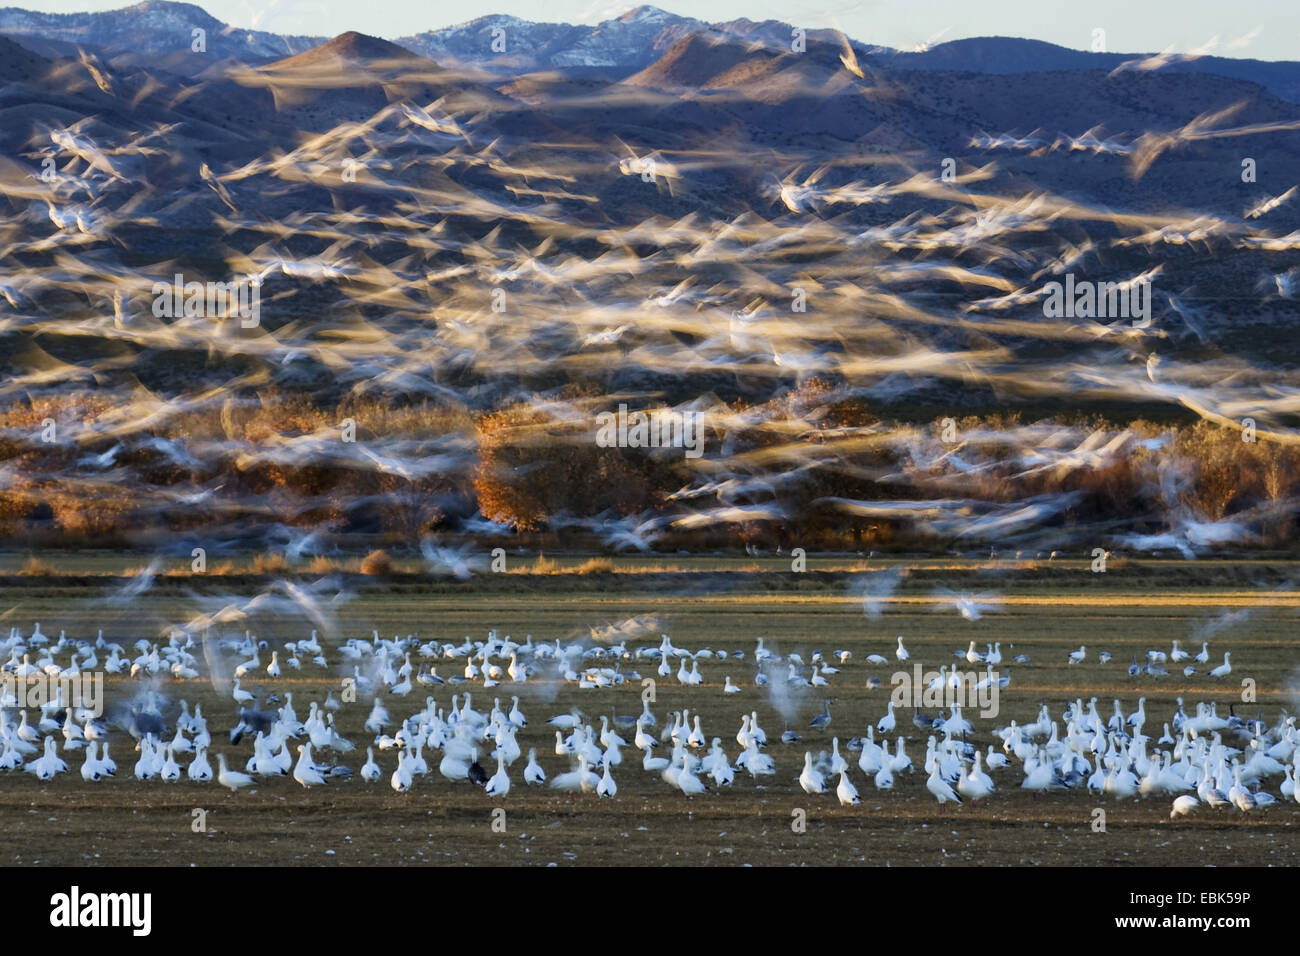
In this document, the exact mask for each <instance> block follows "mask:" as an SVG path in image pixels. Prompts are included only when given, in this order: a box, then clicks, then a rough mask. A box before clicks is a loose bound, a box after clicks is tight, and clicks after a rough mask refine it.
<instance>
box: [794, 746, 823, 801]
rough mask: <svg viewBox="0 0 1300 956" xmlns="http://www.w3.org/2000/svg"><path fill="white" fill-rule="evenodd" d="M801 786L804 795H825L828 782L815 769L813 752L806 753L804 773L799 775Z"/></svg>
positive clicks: (804, 756)
mask: <svg viewBox="0 0 1300 956" xmlns="http://www.w3.org/2000/svg"><path fill="white" fill-rule="evenodd" d="M799 786H801V787H803V792H804V793H825V792H826V782H825V779H824V778H823V777H822V775H821V773H820V772H818V771H817V770H814V769H813V764H812V752H811V751H807V750H805V751H804V755H803V772H802V773H800V774H799Z"/></svg>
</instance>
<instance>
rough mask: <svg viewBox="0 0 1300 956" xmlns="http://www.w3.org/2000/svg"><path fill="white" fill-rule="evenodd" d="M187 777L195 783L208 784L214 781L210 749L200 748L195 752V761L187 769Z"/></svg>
mask: <svg viewBox="0 0 1300 956" xmlns="http://www.w3.org/2000/svg"><path fill="white" fill-rule="evenodd" d="M185 775H186V776H187V777H189V778H190V779H191V780H193V781H194V782H195V783H207V782H208V781H209V780H211V779H212V765H211V764H210V763H208V749H207V748H206V747H199V748H198V749H197V750H196V751H195V753H194V759H193V760H191V761H190V765H189V766H188V767H186V768H185Z"/></svg>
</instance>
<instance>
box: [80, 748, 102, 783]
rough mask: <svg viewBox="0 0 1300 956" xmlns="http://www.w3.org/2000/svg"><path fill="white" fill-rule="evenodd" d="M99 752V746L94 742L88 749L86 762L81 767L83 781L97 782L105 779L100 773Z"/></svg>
mask: <svg viewBox="0 0 1300 956" xmlns="http://www.w3.org/2000/svg"><path fill="white" fill-rule="evenodd" d="M98 751H99V744H98V743H96V742H95V741H93V740H92V741H91V742H90V744H89V746H87V747H86V760H85V762H84V763H83V764H82V765H81V779H82V780H86V781H91V782H93V781H95V780H103V779H104V775H103V774H102V773H100V771H99V759H98V757H97V753H98Z"/></svg>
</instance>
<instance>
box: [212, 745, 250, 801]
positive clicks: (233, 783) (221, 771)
mask: <svg viewBox="0 0 1300 956" xmlns="http://www.w3.org/2000/svg"><path fill="white" fill-rule="evenodd" d="M252 782H253V778H252V777H250V776H249V775H248V774H246V773H240V772H239V771H238V770H231V769H230V768H229V767H227V766H226V755H225V754H217V783H219V784H221V785H222V786H223V787H227V788H229V789H230V790H231V791H232V792H233V791H235V790H239V789H240V788H242V787H247V786H248V785H249V784H251V783H252Z"/></svg>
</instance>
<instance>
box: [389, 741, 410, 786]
mask: <svg viewBox="0 0 1300 956" xmlns="http://www.w3.org/2000/svg"><path fill="white" fill-rule="evenodd" d="M414 779H415V774H414V773H413V772H412V769H411V765H410V763H408V762H407V759H406V751H405V750H399V751H398V752H397V769H396V770H394V771H393V773H392V775H391V776H390V777H389V778H388V784H389V786H391V787H392V788H393V789H394V790H396V791H397V792H398V793H405V792H406V791H407V790H410V789H411V782H412V781H413V780H414Z"/></svg>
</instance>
